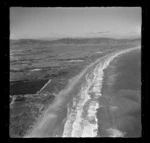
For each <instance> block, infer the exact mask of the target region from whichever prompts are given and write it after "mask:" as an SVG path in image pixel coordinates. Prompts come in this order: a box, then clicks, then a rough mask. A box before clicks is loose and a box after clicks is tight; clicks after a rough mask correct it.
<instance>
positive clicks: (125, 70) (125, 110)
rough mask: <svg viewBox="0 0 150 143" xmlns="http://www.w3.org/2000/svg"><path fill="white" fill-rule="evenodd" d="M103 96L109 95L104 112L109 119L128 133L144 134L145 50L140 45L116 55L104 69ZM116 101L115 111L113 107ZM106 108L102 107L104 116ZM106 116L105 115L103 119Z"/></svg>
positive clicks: (134, 134)
mask: <svg viewBox="0 0 150 143" xmlns="http://www.w3.org/2000/svg"><path fill="white" fill-rule="evenodd" d="M101 93H102V97H106V96H107V97H109V99H110V100H107V102H108V104H107V108H105V113H104V114H103V116H105V115H107V117H106V119H105V122H106V124H109V126H111V125H112V124H115V125H116V126H117V127H118V129H120V130H122V131H123V132H126V135H125V137H140V136H141V131H142V124H141V51H140V49H136V50H133V51H130V52H128V53H124V54H121V55H119V56H118V57H116V58H115V59H114V60H113V61H112V62H111V63H110V65H109V66H108V68H106V69H105V70H104V79H103V87H102V92H101ZM112 105H115V106H117V107H118V109H117V110H116V111H114V112H112V111H111V110H110V107H111V106H112ZM103 110H104V109H99V117H100V118H102V117H101V115H102V114H100V113H102V112H103ZM102 120H103V119H102Z"/></svg>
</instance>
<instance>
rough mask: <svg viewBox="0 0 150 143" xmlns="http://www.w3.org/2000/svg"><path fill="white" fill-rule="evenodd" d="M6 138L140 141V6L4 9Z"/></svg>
mask: <svg viewBox="0 0 150 143" xmlns="http://www.w3.org/2000/svg"><path fill="white" fill-rule="evenodd" d="M10 18H11V23H10V31H11V33H10V125H9V135H10V137H11V138H14V137H17V138H22V137H25V138H32V137H34V138H45V137H49V138H50V137H56V138H58V137H59V138H60V137H61V138H66V137H67V138H68V137H69V138H70V137H72V138H74V137H81V138H85V137H91V138H97V137H98V138H103V137H106V138H110V137H122V138H128V137H141V135H142V123H141V35H140V28H141V9H140V8H139V7H134V8H128V7H126V8H123V7H116V8H115V7H111V8H109V7H107V8H104V7H95V8H90V7H89V8H57V7H56V8H21V7H20V8H19V7H18V8H15V7H12V8H11V9H10Z"/></svg>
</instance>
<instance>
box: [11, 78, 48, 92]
mask: <svg viewBox="0 0 150 143" xmlns="http://www.w3.org/2000/svg"><path fill="white" fill-rule="evenodd" d="M46 82H48V80H35V81H15V82H12V83H11V84H10V95H19V94H35V93H36V92H37V91H38V90H40V89H41V88H42V87H43V86H44V84H45V83H46Z"/></svg>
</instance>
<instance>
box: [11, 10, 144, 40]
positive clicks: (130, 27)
mask: <svg viewBox="0 0 150 143" xmlns="http://www.w3.org/2000/svg"><path fill="white" fill-rule="evenodd" d="M140 31H141V8H140V7H95V8H92V7H87V8H86V7H84V8H61V7H56V8H22V7H12V8H10V38H11V39H20V38H57V37H58V38H60V37H114V38H122V37H134V36H140Z"/></svg>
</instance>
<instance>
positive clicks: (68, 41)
mask: <svg viewBox="0 0 150 143" xmlns="http://www.w3.org/2000/svg"><path fill="white" fill-rule="evenodd" d="M140 40H141V39H140V38H138V39H112V38H62V39H57V40H38V39H19V40H10V44H20V45H23V44H100V43H112V42H113V43H114V42H131V41H132V42H133V41H140Z"/></svg>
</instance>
